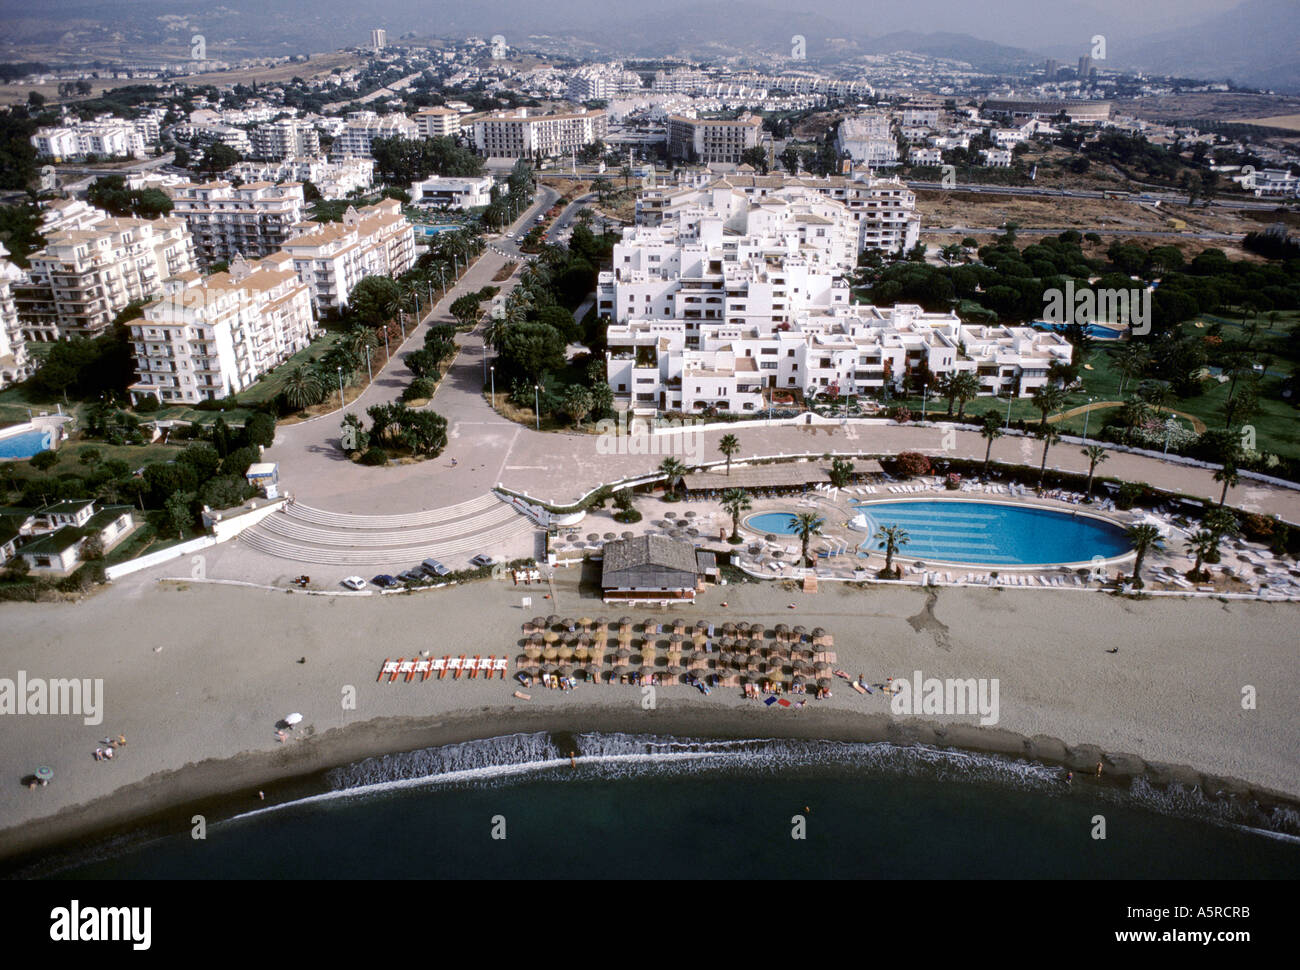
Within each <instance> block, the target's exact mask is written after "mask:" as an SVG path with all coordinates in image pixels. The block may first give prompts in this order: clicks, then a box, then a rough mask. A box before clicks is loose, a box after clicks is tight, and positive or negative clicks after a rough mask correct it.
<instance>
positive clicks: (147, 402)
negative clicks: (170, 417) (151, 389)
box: [135, 394, 162, 414]
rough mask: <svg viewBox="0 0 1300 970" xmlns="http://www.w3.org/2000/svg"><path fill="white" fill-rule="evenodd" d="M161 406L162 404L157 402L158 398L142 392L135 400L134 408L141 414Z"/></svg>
mask: <svg viewBox="0 0 1300 970" xmlns="http://www.w3.org/2000/svg"><path fill="white" fill-rule="evenodd" d="M161 406H162V405H160V404H159V403H158V399H157V398H156V397H154V396H153V395H152V394H143V395H141V396H140V399H139V400H137V401H136V402H135V409H136V410H137V411H139V412H140V413H141V414H152V413H153V412H154V411H157V410H158V408H160V407H161Z"/></svg>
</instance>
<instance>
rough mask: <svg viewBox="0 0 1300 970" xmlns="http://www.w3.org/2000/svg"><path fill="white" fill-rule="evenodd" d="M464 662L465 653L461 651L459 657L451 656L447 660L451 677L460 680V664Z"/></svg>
mask: <svg viewBox="0 0 1300 970" xmlns="http://www.w3.org/2000/svg"><path fill="white" fill-rule="evenodd" d="M464 663H465V654H463V653H462V654H461V655H460V656H459V657H452V658H451V659H450V660H448V661H447V669H448V670H450V671H453V673H452V678H453V679H455V680H460V671H461V666H462V665H463V664H464Z"/></svg>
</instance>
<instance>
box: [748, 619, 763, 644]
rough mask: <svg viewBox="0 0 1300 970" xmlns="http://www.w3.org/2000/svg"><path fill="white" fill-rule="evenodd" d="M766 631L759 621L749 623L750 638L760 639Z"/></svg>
mask: <svg viewBox="0 0 1300 970" xmlns="http://www.w3.org/2000/svg"><path fill="white" fill-rule="evenodd" d="M766 632H767V631H765V630H764V629H763V624H761V623H751V624H750V625H749V638H750V639H751V640H762V639H763V636H764V634H765V633H766Z"/></svg>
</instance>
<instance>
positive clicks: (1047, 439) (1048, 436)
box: [1034, 424, 1061, 492]
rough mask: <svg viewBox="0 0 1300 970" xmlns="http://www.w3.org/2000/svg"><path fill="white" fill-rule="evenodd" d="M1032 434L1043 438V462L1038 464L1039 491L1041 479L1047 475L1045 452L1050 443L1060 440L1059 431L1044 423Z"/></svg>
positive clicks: (1048, 448) (1041, 484) (1040, 489)
mask: <svg viewBox="0 0 1300 970" xmlns="http://www.w3.org/2000/svg"><path fill="white" fill-rule="evenodd" d="M1034 434H1035V435H1036V436H1037V437H1039V438H1042V439H1043V463H1042V464H1041V465H1039V466H1038V490H1039V491H1040V492H1041V491H1042V490H1043V479H1044V478H1045V477H1046V475H1047V452H1048V451H1049V450H1050V449H1051V447H1052V445H1054V444H1056V443H1057V442H1058V441H1060V440H1061V432H1059V431H1057V430H1056V429H1055V428H1054V427H1052V426H1051V425H1050V424H1045V425H1043V426H1042V427H1041V428H1039V429H1038V430H1037V431H1035V432H1034Z"/></svg>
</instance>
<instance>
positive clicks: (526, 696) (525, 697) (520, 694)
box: [515, 690, 533, 701]
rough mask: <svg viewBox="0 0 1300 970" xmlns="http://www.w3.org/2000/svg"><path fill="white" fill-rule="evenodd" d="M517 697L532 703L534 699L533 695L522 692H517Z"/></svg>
mask: <svg viewBox="0 0 1300 970" xmlns="http://www.w3.org/2000/svg"><path fill="white" fill-rule="evenodd" d="M515 696H516V697H518V698H519V699H520V700H521V701H531V700H532V699H533V695H532V694H525V693H524V692H523V691H521V690H517V691H515Z"/></svg>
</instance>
